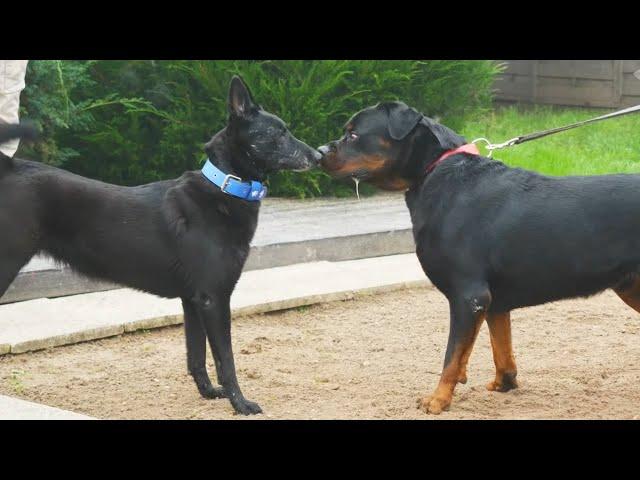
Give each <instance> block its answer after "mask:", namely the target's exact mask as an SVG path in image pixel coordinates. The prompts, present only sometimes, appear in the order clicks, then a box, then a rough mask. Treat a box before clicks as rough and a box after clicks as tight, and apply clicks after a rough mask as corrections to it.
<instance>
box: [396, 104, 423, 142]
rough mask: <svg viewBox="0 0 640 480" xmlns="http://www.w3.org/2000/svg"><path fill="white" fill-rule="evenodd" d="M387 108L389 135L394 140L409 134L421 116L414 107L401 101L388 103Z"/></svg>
mask: <svg viewBox="0 0 640 480" xmlns="http://www.w3.org/2000/svg"><path fill="white" fill-rule="evenodd" d="M387 109H388V111H389V135H391V138H393V139H394V140H402V139H403V138H404V137H406V136H407V135H409V133H411V131H412V130H413V129H414V128H415V126H416V125H417V124H418V122H420V120H421V119H422V117H423V115H422V114H421V113H420V112H418V111H417V110H416V109H415V108H411V107H409V106H408V105H406V104H404V103H402V102H393V103H391V104H388V105H387Z"/></svg>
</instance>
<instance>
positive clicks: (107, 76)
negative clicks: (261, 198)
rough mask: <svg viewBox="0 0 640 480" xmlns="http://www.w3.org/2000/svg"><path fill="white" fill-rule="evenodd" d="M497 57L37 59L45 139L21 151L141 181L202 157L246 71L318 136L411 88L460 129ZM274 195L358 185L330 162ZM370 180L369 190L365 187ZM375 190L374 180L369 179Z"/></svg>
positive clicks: (295, 177) (264, 94) (419, 104)
mask: <svg viewBox="0 0 640 480" xmlns="http://www.w3.org/2000/svg"><path fill="white" fill-rule="evenodd" d="M498 71H499V66H498V65H497V64H496V63H495V62H491V61H473V60H472V61H444V60H437V61H407V60H399V61H376V60H357V61H350V60H323V61H312V60H295V61H250V60H243V61H228V60H225V61H56V60H53V61H51V60H44V61H32V62H30V63H29V68H28V72H27V88H26V90H25V92H23V95H22V101H23V112H22V115H23V116H24V117H27V118H30V119H32V120H35V121H37V122H38V123H40V125H41V127H42V128H43V130H44V136H45V139H46V140H45V142H44V143H42V144H39V145H33V146H23V147H21V148H22V151H21V152H20V153H21V154H23V155H25V156H32V157H35V158H38V159H40V160H42V161H44V162H47V163H51V164H54V165H58V166H63V167H64V168H66V169H68V170H71V171H74V172H76V173H79V174H81V175H86V176H89V177H92V178H99V179H102V180H104V181H108V182H113V183H118V184H123V185H135V184H141V183H146V182H151V181H155V180H160V179H166V178H172V177H176V176H179V175H180V174H181V173H182V172H184V171H185V170H190V169H197V168H199V167H200V166H201V164H202V162H203V159H204V152H203V149H202V148H203V144H204V143H205V142H206V141H207V140H209V138H211V136H212V135H213V134H214V133H216V132H217V131H219V130H220V129H222V128H223V127H224V125H225V123H226V116H227V113H226V96H227V89H228V85H229V80H230V78H231V76H232V75H233V74H234V73H238V74H240V75H242V77H243V78H244V79H245V81H246V82H247V84H248V85H249V87H250V88H251V91H252V93H253V95H254V97H255V99H256V101H257V102H259V103H260V104H261V105H262V106H263V107H264V108H265V109H267V110H269V111H271V112H273V113H275V114H277V115H278V116H280V117H281V118H282V119H283V120H285V122H287V123H288V124H289V126H290V128H291V130H292V132H293V133H294V135H296V136H297V137H298V138H300V139H301V140H303V141H305V142H306V143H308V144H309V145H311V146H318V145H321V144H323V143H325V142H326V141H327V140H330V139H334V138H337V137H338V136H340V135H341V129H342V125H343V124H344V123H345V122H346V121H347V120H348V118H349V117H350V116H351V115H352V114H353V113H354V112H356V111H357V110H360V109H361V108H364V107H366V106H369V105H372V104H375V103H377V102H380V101H385V100H395V99H400V100H403V101H405V102H406V103H408V104H410V105H412V106H415V107H416V108H417V109H418V110H421V111H423V112H424V113H426V114H427V115H429V116H432V117H434V116H435V117H439V118H440V119H441V121H442V122H444V123H446V124H447V125H448V126H450V127H451V128H454V129H459V128H462V126H463V125H464V123H465V122H466V121H467V120H469V119H470V118H473V117H475V116H476V115H478V114H479V113H482V112H483V111H484V110H485V109H487V108H488V107H489V106H490V102H491V93H492V90H491V85H492V83H493V80H494V76H495V74H496V73H497V72H498ZM270 190H271V192H272V194H274V195H283V196H297V197H309V196H319V195H331V194H333V195H344V194H349V195H352V191H353V187H352V186H347V185H344V184H340V183H338V182H335V181H333V180H331V179H330V178H329V177H328V176H327V175H326V174H324V173H323V172H321V171H311V172H307V173H304V174H301V173H291V172H282V173H280V174H278V175H274V176H272V178H271V179H270ZM363 191H365V190H363ZM365 192H366V191H365Z"/></svg>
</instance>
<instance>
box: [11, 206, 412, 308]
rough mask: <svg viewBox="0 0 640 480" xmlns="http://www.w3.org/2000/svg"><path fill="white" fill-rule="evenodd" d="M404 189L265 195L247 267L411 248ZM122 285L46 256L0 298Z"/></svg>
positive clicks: (27, 268)
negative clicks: (343, 195) (361, 194)
mask: <svg viewBox="0 0 640 480" xmlns="http://www.w3.org/2000/svg"><path fill="white" fill-rule="evenodd" d="M414 249H415V247H414V244H413V238H412V235H411V220H410V218H409V212H408V210H407V208H406V206H405V203H404V196H403V195H402V194H381V195H376V196H374V197H369V198H366V199H362V200H361V201H358V200H357V199H355V198H354V199H329V200H327V199H318V200H285V199H277V198H275V199H267V200H265V201H264V205H263V207H262V209H261V211H260V221H259V223H258V230H257V231H256V235H255V238H254V240H253V243H252V249H251V254H250V255H249V259H248V260H247V264H246V265H245V271H248V270H256V269H266V268H271V267H278V266H284V265H291V264H295V263H302V262H315V261H321V260H328V261H339V260H351V259H358V258H368V257H376V256H383V255H394V254H401V253H409V252H413V251H414ZM114 288H119V287H118V286H116V285H113V284H110V283H106V282H98V281H94V280H89V279H87V278H85V277H83V276H80V275H77V274H75V273H73V272H72V271H70V270H69V269H66V268H62V267H60V266H56V265H55V264H54V263H53V262H51V261H49V260H47V259H44V258H35V259H33V260H32V262H31V263H29V264H28V265H26V266H25V268H23V269H22V272H21V274H20V275H19V276H18V278H17V279H16V280H15V281H14V282H13V284H12V285H11V286H10V287H9V290H8V291H7V292H6V293H5V295H4V296H3V297H2V298H0V303H6V302H16V301H22V300H30V299H34V298H41V297H56V296H61V295H70V294H75V293H84V292H92V291H100V290H108V289H114Z"/></svg>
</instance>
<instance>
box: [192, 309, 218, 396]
mask: <svg viewBox="0 0 640 480" xmlns="http://www.w3.org/2000/svg"><path fill="white" fill-rule="evenodd" d="M182 308H183V310H184V331H185V336H186V340H187V368H188V370H189V373H190V374H191V376H192V377H193V379H194V381H195V382H196V386H197V387H198V391H199V392H200V395H202V396H203V397H204V398H224V397H226V393H225V391H224V388H222V387H217V388H216V387H214V386H213V385H212V384H211V380H210V379H209V375H208V374H207V366H206V356H207V334H206V332H205V329H204V325H203V323H202V321H201V320H200V317H199V316H198V312H197V310H196V307H195V305H194V304H193V303H192V302H191V301H190V300H187V299H185V298H183V299H182ZM218 370H219V369H218V363H217V362H216V371H218ZM218 375H219V373H218ZM218 381H219V380H218Z"/></svg>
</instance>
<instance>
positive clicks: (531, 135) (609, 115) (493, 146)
mask: <svg viewBox="0 0 640 480" xmlns="http://www.w3.org/2000/svg"><path fill="white" fill-rule="evenodd" d="M638 111H640V105H636V106H635V107H629V108H625V109H623V110H618V111H617V112H612V113H607V114H606V115H601V116H599V117H596V118H590V119H589V120H583V121H581V122H576V123H572V124H571V125H565V126H564V127H557V128H550V129H549V130H543V131H541V132H534V133H529V134H528V135H521V136H519V137H515V138H512V139H511V140H507V141H506V142H504V143H497V144H493V143H491V142H490V141H489V140H487V139H486V138H476V139H475V140H474V141H473V142H471V143H476V142H479V141H484V142H486V143H487V150H489V155H488V156H489V157H490V156H491V154H492V153H493V151H494V150H499V149H501V148H505V147H511V146H513V145H519V144H521V143H524V142H529V141H531V140H536V139H538V138H542V137H546V136H547V135H552V134H554V133H558V132H564V131H565V130H571V129H572V128H576V127H581V126H582V125H586V124H587V123H593V122H599V121H600V120H607V119H609V118H614V117H621V116H622V115H628V114H629V113H634V112H638Z"/></svg>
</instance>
